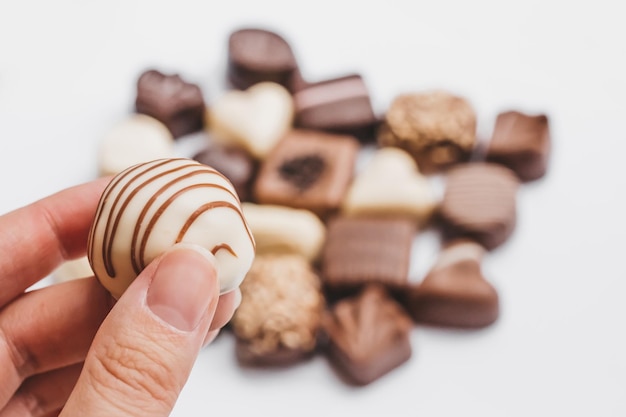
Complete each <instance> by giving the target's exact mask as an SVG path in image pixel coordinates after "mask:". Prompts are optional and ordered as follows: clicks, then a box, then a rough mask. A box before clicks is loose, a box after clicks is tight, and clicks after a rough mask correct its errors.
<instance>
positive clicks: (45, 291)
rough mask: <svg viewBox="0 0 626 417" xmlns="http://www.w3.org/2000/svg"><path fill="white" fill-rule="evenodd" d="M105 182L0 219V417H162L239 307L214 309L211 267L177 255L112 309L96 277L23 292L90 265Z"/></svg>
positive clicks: (233, 299)
mask: <svg viewBox="0 0 626 417" xmlns="http://www.w3.org/2000/svg"><path fill="white" fill-rule="evenodd" d="M107 182H108V180H107V179H101V180H97V181H94V182H91V183H88V184H84V185H80V186H77V187H74V188H70V189H68V190H64V191H61V192H60V193H57V194H55V195H53V196H50V197H48V198H45V199H43V200H40V201H38V202H36V203H33V204H31V205H29V206H27V207H24V208H21V209H18V210H16V211H13V212H10V213H8V214H5V215H3V216H0V417H9V416H44V417H48V416H56V415H59V413H60V415H63V416H74V415H88V416H104V415H106V416H110V415H116V416H122V417H123V416H146V415H149V416H157V417H158V416H167V415H169V414H170V412H171V410H172V408H173V406H174V404H175V402H176V399H177V398H178V395H179V393H180V391H181V389H182V387H183V385H184V384H185V382H186V381H187V378H188V376H189V373H190V372H191V368H192V365H193V363H194V361H195V359H196V357H197V355H198V352H199V351H200V348H201V347H202V345H203V343H204V344H207V343H210V342H211V341H212V340H213V339H214V338H215V336H217V333H218V332H219V329H220V328H221V327H223V326H224V325H225V324H226V323H227V322H228V321H229V320H230V318H231V317H232V314H233V312H234V310H235V308H236V307H237V306H238V304H239V301H240V299H241V293H240V292H239V290H235V291H232V292H230V293H227V294H224V295H222V296H221V297H218V294H219V285H218V282H217V277H216V272H215V268H214V266H213V263H212V261H211V257H210V255H209V256H205V255H206V251H204V250H202V249H201V248H198V247H195V246H188V245H184V244H183V245H180V246H176V247H174V248H172V249H171V250H170V251H168V252H167V253H165V254H164V255H163V256H161V257H160V258H158V259H156V260H155V261H154V262H152V263H151V264H150V265H148V267H147V268H146V269H145V270H144V271H143V272H142V273H141V274H140V275H139V277H137V279H136V280H135V281H134V282H133V284H132V285H131V286H130V287H129V288H128V290H127V291H126V292H125V293H124V295H123V296H122V297H121V298H120V299H119V301H117V302H115V300H114V299H113V298H112V297H111V295H110V294H109V293H108V292H107V291H106V290H105V289H104V288H103V287H102V286H101V285H100V283H99V282H98V281H97V280H96V279H95V278H93V277H91V278H86V279H81V280H75V281H70V282H66V283H63V284H57V285H52V286H49V287H45V288H42V289H39V290H35V291H29V292H25V291H26V289H28V288H29V287H30V286H31V285H33V284H34V283H36V282H37V281H39V280H40V279H42V278H43V277H45V276H46V275H48V274H49V273H50V272H51V271H52V270H54V268H56V267H57V266H58V265H60V264H61V263H62V262H63V261H64V260H69V259H74V258H77V257H80V256H82V255H84V254H85V252H86V249H87V248H86V242H87V236H88V233H89V228H90V226H91V222H92V220H93V217H94V214H95V211H96V207H97V204H98V200H99V197H100V195H101V193H102V191H103V190H104V187H105V186H106V184H107ZM61 409H62V410H61Z"/></svg>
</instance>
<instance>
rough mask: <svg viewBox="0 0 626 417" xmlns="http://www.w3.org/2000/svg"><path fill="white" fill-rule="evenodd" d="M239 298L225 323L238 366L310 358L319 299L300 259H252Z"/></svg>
mask: <svg viewBox="0 0 626 417" xmlns="http://www.w3.org/2000/svg"><path fill="white" fill-rule="evenodd" d="M241 294H242V299H241V305H240V306H239V308H238V309H237V310H236V311H235V314H234V316H233V318H232V320H231V324H232V328H233V331H234V333H235V336H236V337H237V357H238V359H239V361H240V362H241V363H243V364H247V365H287V364H290V363H293V362H296V361H300V360H302V359H304V358H306V357H309V356H310V355H311V354H313V353H314V350H315V348H316V347H317V338H318V336H319V333H320V329H321V325H322V313H323V309H324V296H323V294H322V292H321V285H320V281H319V278H318V276H317V274H316V273H315V272H314V271H313V270H312V268H311V266H310V264H309V262H308V261H307V260H306V259H305V258H303V257H301V256H299V255H294V254H291V255H288V254H283V255H278V254H276V255H259V256H257V257H256V259H255V260H254V262H253V264H252V268H251V269H250V271H249V272H248V275H246V279H245V281H244V283H242V285H241Z"/></svg>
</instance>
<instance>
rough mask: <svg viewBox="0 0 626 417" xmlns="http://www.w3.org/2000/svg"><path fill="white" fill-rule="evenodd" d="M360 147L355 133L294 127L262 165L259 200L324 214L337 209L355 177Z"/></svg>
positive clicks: (258, 179) (257, 197)
mask: <svg viewBox="0 0 626 417" xmlns="http://www.w3.org/2000/svg"><path fill="white" fill-rule="evenodd" d="M358 149H359V143H358V142H357V140H356V139H354V138H353V137H352V136H347V135H335V134H330V133H324V132H317V131H307V130H297V129H296V130H292V131H290V132H289V133H288V134H287V136H285V137H284V138H283V139H281V141H280V142H279V143H278V144H277V145H276V146H275V147H274V149H273V150H272V151H271V153H270V154H269V155H268V157H267V159H266V160H265V162H264V163H263V165H262V166H261V169H260V170H259V175H258V177H257V180H256V182H255V185H254V191H255V197H256V200H257V201H258V202H259V203H261V204H279V205H284V206H288V207H295V208H304V209H308V210H311V211H313V212H315V213H317V214H318V215H321V216H324V215H326V214H328V213H329V212H332V211H335V210H336V209H337V208H338V207H339V206H340V204H341V201H342V200H343V197H344V195H345V192H346V190H347V188H348V185H349V184H350V181H351V180H352V177H353V174H354V165H355V162H356V157H357V152H358Z"/></svg>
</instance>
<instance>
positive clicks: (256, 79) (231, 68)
mask: <svg viewBox="0 0 626 417" xmlns="http://www.w3.org/2000/svg"><path fill="white" fill-rule="evenodd" d="M297 67H298V65H297V63H296V58H295V56H294V54H293V51H292V50H291V46H289V44H288V43H287V41H286V40H285V39H284V38H283V37H282V36H280V35H279V34H277V33H274V32H271V31H268V30H263V29H252V28H251V29H241V30H237V31H235V32H233V33H232V34H231V35H230V38H229V39H228V79H229V81H230V83H231V84H232V85H233V86H234V87H235V88H239V89H241V90H246V89H247V88H249V87H250V86H252V85H254V84H256V83H260V82H262V81H271V82H275V83H278V84H281V85H282V86H284V87H285V88H287V89H290V88H291V86H292V84H293V77H294V72H295V71H296V69H297Z"/></svg>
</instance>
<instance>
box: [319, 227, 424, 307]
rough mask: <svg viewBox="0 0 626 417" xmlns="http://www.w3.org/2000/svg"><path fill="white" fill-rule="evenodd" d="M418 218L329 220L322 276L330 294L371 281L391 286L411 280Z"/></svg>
mask: <svg viewBox="0 0 626 417" xmlns="http://www.w3.org/2000/svg"><path fill="white" fill-rule="evenodd" d="M415 232H416V225H415V222H414V221H412V220H409V219H407V218H389V217H345V216H342V217H335V218H333V219H331V220H330V221H329V222H328V229H327V235H326V236H327V239H326V243H325V246H324V249H323V252H322V280H323V282H324V284H325V286H326V288H327V291H328V292H329V293H330V294H333V293H334V294H335V295H338V294H345V293H350V292H354V290H357V289H360V288H361V287H363V286H364V285H365V284H367V283H379V284H383V285H385V286H387V287H389V288H391V289H396V288H400V287H402V286H403V285H404V284H405V283H406V282H407V281H408V274H409V263H410V257H411V245H412V243H413V238H414V236H415Z"/></svg>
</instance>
